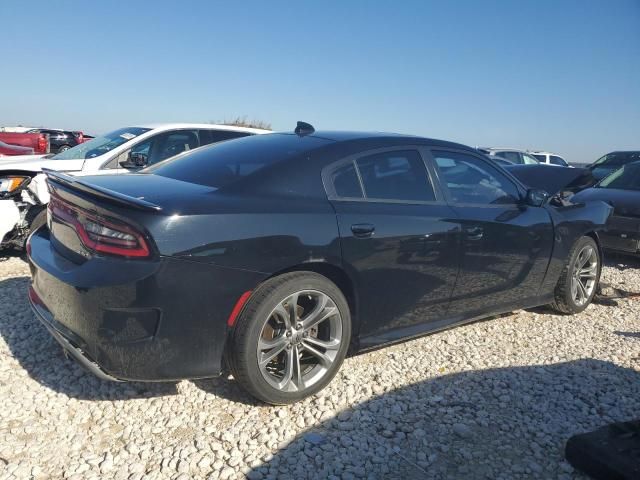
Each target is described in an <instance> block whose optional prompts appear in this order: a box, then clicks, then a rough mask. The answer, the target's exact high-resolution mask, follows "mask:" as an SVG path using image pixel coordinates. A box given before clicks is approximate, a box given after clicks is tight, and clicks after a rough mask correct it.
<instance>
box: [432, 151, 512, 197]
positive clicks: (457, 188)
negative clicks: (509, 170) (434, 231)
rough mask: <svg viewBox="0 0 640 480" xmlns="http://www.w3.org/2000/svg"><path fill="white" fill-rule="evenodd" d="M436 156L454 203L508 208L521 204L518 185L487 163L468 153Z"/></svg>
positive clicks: (436, 152) (450, 153) (439, 152)
mask: <svg viewBox="0 0 640 480" xmlns="http://www.w3.org/2000/svg"><path fill="white" fill-rule="evenodd" d="M432 153H433V156H434V158H435V161H436V165H437V166H438V171H439V172H440V178H441V179H442V181H443V183H445V184H446V186H447V189H448V190H449V193H450V195H451V200H453V202H455V203H463V204H477V205H504V204H514V203H517V201H518V199H519V198H520V194H519V193H518V189H517V187H516V185H515V184H514V183H513V182H512V181H511V180H509V178H508V177H506V176H505V175H504V174H502V173H501V172H500V171H499V170H498V169H496V168H494V167H492V166H491V165H489V164H488V163H487V162H484V161H482V160H481V159H479V158H477V157H474V156H472V155H467V154H464V153H457V152H446V151H433V152H432Z"/></svg>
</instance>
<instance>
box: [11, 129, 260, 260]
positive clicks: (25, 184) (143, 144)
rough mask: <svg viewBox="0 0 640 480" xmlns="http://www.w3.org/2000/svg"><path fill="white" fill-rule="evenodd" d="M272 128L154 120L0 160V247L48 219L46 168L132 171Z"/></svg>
mask: <svg viewBox="0 0 640 480" xmlns="http://www.w3.org/2000/svg"><path fill="white" fill-rule="evenodd" d="M263 133H270V131H269V130H262V129H255V128H245V127H236V126H229V125H214V124H192V123H179V124H177V123H174V124H155V125H142V126H135V127H127V128H121V129H118V130H114V131H113V132H110V133H107V134H105V135H101V136H99V137H96V138H93V139H91V140H89V141H87V142H84V143H80V144H78V145H76V146H75V147H72V148H69V149H66V150H64V151H61V152H59V153H58V154H56V155H18V156H14V157H11V158H7V159H4V158H2V159H0V250H1V249H3V248H7V247H13V248H22V247H23V246H24V243H25V240H26V239H27V237H28V235H29V233H30V232H32V231H34V230H35V229H37V228H38V227H40V226H41V225H42V224H44V222H45V219H46V205H47V203H48V202H49V192H48V190H47V187H46V183H45V181H46V176H45V175H44V174H43V173H42V170H43V169H50V170H58V171H63V172H69V173H73V174H74V175H87V174H101V173H128V172H132V171H137V170H140V169H141V168H144V167H146V166H149V165H153V164H155V163H157V162H160V161H162V160H166V159H168V158H171V157H173V156H175V155H177V154H179V153H181V152H185V151H189V150H193V149H195V148H198V147H200V146H203V145H208V144H211V143H216V142H221V141H224V140H230V139H234V138H241V137H246V136H249V135H256V134H263Z"/></svg>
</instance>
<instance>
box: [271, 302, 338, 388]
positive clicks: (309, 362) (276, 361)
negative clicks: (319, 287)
mask: <svg viewBox="0 0 640 480" xmlns="http://www.w3.org/2000/svg"><path fill="white" fill-rule="evenodd" d="M341 342H342V317H341V315H340V311H339V310H338V307H337V306H336V304H335V302H334V301H333V300H332V299H331V298H330V297H329V296H328V295H326V294H324V293H322V292H319V291H316V290H302V291H299V292H296V293H294V294H292V295H289V296H288V297H287V298H285V299H284V300H282V301H281V302H280V303H278V305H277V306H276V307H275V308H274V309H273V311H272V312H271V314H270V315H269V317H268V318H267V319H266V320H265V323H264V325H263V327H262V331H261V333H260V337H259V339H258V367H259V368H260V373H261V374H262V377H263V378H264V379H265V380H266V381H267V382H268V383H269V384H270V385H271V386H272V387H274V388H276V389H278V390H280V391H283V392H296V391H301V390H304V389H306V388H309V387H310V386H312V385H314V384H315V383H316V382H318V381H319V380H320V379H321V378H322V377H323V376H324V375H325V374H326V373H327V371H328V370H329V368H330V367H331V365H332V364H333V362H334V361H335V359H336V356H337V354H338V350H339V349H340V344H341Z"/></svg>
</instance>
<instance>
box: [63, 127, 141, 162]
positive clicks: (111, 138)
mask: <svg viewBox="0 0 640 480" xmlns="http://www.w3.org/2000/svg"><path fill="white" fill-rule="evenodd" d="M149 130H151V129H150V128H139V127H130V128H121V129H120V130H115V131H113V132H111V133H107V134H106V135H102V136H100V137H96V138H94V139H92V140H89V141H88V142H85V143H81V144H79V145H76V146H75V147H73V148H70V149H69V150H65V151H64V152H60V153H58V154H57V155H54V156H53V157H51V160H73V159H76V158H81V159H85V158H94V157H97V156H99V155H103V154H105V153H107V152H110V151H111V150H113V149H114V148H117V147H119V146H120V145H122V144H123V143H126V142H128V141H129V140H133V139H134V138H136V137H137V136H139V135H142V134H143V133H145V132H148V131H149Z"/></svg>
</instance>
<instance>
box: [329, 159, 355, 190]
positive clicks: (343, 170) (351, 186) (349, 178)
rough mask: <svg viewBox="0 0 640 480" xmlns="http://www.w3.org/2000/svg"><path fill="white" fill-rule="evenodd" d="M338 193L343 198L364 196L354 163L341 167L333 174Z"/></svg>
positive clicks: (335, 188) (332, 179) (334, 185)
mask: <svg viewBox="0 0 640 480" xmlns="http://www.w3.org/2000/svg"><path fill="white" fill-rule="evenodd" d="M331 181H332V183H333V188H334V190H335V192H336V195H337V196H339V197H343V198H362V189H361V188H360V180H358V174H357V173H356V169H355V167H354V165H353V163H349V164H348V165H345V166H343V167H340V168H339V169H337V170H336V171H334V172H333V174H332V175H331Z"/></svg>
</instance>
